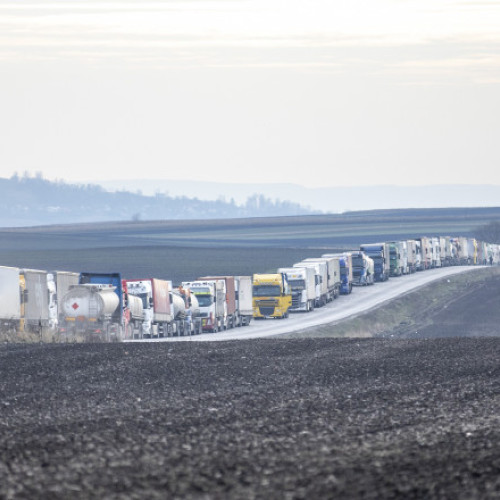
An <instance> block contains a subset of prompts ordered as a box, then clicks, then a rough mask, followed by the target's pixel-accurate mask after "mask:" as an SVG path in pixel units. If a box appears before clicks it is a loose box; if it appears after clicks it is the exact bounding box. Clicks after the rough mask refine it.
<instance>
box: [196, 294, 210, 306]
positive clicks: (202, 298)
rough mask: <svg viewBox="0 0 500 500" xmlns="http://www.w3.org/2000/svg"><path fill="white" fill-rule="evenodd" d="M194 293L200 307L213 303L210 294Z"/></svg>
mask: <svg viewBox="0 0 500 500" xmlns="http://www.w3.org/2000/svg"><path fill="white" fill-rule="evenodd" d="M195 295H196V298H197V299H198V305H199V306H200V307H209V306H211V305H212V304H213V303H214V301H213V297H212V296H211V295H198V294H197V293H195Z"/></svg>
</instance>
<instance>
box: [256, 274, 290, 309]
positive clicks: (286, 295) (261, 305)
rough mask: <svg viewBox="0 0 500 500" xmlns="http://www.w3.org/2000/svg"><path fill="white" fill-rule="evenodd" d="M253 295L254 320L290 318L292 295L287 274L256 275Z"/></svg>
mask: <svg viewBox="0 0 500 500" xmlns="http://www.w3.org/2000/svg"><path fill="white" fill-rule="evenodd" d="M252 295H253V316H254V318H256V319H260V318H286V317H288V311H289V309H290V307H291V305H292V294H291V290H290V286H289V284H288V280H287V278H286V275H285V274H283V273H276V274H254V275H253V288H252Z"/></svg>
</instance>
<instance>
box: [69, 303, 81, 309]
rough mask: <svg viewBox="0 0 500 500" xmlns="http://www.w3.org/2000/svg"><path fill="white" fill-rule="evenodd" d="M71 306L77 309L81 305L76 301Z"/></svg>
mask: <svg viewBox="0 0 500 500" xmlns="http://www.w3.org/2000/svg"><path fill="white" fill-rule="evenodd" d="M71 307H72V308H73V309H74V310H75V311H76V310H77V309H78V308H79V307H80V306H79V305H78V304H77V303H76V302H75V303H74V304H73V305H72V306H71Z"/></svg>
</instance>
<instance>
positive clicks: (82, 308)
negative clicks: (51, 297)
mask: <svg viewBox="0 0 500 500" xmlns="http://www.w3.org/2000/svg"><path fill="white" fill-rule="evenodd" d="M119 304H120V299H119V297H118V295H117V294H116V293H115V287H114V286H107V285H92V284H86V285H76V286H74V287H73V288H71V289H70V290H69V291H68V292H67V293H66V294H65V295H64V297H63V298H62V301H61V306H62V311H63V314H64V316H65V317H67V318H85V319H90V318H97V319H101V318H105V317H109V316H111V315H112V314H113V313H114V312H115V311H116V309H117V307H118V306H119Z"/></svg>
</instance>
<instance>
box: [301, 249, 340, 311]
mask: <svg viewBox="0 0 500 500" xmlns="http://www.w3.org/2000/svg"><path fill="white" fill-rule="evenodd" d="M303 262H324V263H326V266H327V271H328V275H327V287H328V301H329V302H330V301H332V300H334V299H336V298H337V297H338V296H339V295H340V285H341V279H340V257H338V256H335V257H310V258H308V259H304V261H303Z"/></svg>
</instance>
